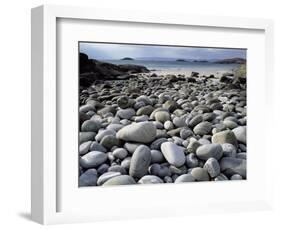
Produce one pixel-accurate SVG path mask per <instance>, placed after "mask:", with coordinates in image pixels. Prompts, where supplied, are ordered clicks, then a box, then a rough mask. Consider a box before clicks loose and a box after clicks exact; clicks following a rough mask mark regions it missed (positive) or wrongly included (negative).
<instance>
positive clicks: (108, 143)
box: [100, 135, 119, 149]
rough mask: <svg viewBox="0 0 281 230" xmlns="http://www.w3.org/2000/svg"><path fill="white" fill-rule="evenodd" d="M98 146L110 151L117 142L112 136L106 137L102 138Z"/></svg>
mask: <svg viewBox="0 0 281 230" xmlns="http://www.w3.org/2000/svg"><path fill="white" fill-rule="evenodd" d="M100 144H101V145H102V146H104V147H106V148H107V149H111V148H112V147H113V146H117V145H118V144H119V141H118V140H117V138H116V137H115V136H113V135H106V136H104V137H103V138H102V140H101V142H100Z"/></svg>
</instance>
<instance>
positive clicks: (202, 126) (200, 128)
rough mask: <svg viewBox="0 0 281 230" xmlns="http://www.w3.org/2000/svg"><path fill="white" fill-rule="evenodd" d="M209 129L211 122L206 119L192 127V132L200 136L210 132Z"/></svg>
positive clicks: (210, 128)
mask: <svg viewBox="0 0 281 230" xmlns="http://www.w3.org/2000/svg"><path fill="white" fill-rule="evenodd" d="M211 130H212V123H210V122H208V121H203V122H201V123H199V124H198V125H196V126H195V127H194V129H193V132H194V133H195V134H197V135H201V136H202V135H206V134H208V133H210V132H211Z"/></svg>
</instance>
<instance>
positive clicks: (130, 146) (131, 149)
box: [124, 142, 141, 154]
mask: <svg viewBox="0 0 281 230" xmlns="http://www.w3.org/2000/svg"><path fill="white" fill-rule="evenodd" d="M140 145H141V143H132V142H126V143H125V144H124V148H125V149H126V150H127V151H128V152H129V153H131V154H132V153H134V152H135V151H136V149H137V147H139V146H140Z"/></svg>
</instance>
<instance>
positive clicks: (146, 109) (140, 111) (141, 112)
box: [137, 105, 154, 116]
mask: <svg viewBox="0 0 281 230" xmlns="http://www.w3.org/2000/svg"><path fill="white" fill-rule="evenodd" d="M153 110H154V108H153V107H152V106H151V105H146V106H144V107H141V108H139V109H138V111H137V116H140V115H148V116H149V115H150V114H151V113H152V112H153Z"/></svg>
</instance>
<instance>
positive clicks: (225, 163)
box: [220, 157, 246, 178]
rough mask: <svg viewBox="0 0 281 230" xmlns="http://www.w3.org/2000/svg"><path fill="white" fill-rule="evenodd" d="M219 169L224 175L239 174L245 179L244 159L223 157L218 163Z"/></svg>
mask: <svg viewBox="0 0 281 230" xmlns="http://www.w3.org/2000/svg"><path fill="white" fill-rule="evenodd" d="M220 167H221V171H222V172H223V173H224V174H226V175H229V176H232V175H233V174H239V175H240V176H242V177H243V178H246V160H244V159H239V158H233V157H223V158H222V159H221V161H220Z"/></svg>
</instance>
